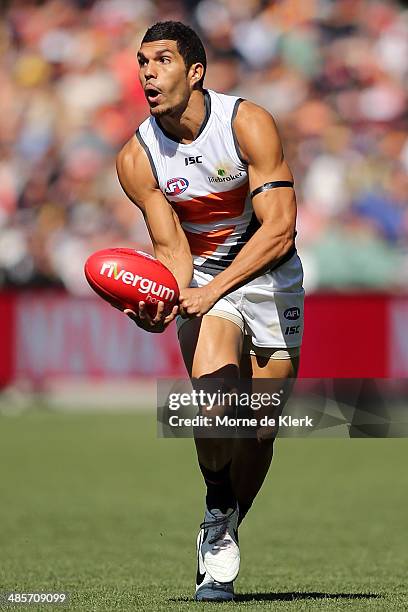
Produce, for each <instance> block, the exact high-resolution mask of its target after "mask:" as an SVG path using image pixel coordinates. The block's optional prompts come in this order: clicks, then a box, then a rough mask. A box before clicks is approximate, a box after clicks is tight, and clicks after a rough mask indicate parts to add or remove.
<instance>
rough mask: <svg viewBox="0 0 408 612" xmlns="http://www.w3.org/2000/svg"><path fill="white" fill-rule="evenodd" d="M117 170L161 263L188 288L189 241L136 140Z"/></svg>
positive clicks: (121, 156) (124, 151)
mask: <svg viewBox="0 0 408 612" xmlns="http://www.w3.org/2000/svg"><path fill="white" fill-rule="evenodd" d="M116 167H117V171H118V177H119V181H120V184H121V185H122V188H123V190H124V192H125V193H126V195H127V196H128V198H130V200H131V201H132V202H133V203H134V204H136V206H138V208H140V210H141V211H142V213H143V216H144V219H145V222H146V225H147V229H148V231H149V234H150V237H151V239H152V243H153V248H154V252H155V255H156V257H157V259H159V260H160V261H161V262H162V263H163V264H164V265H165V266H166V267H167V268H169V270H171V271H172V273H173V274H174V276H175V277H176V280H177V283H178V285H179V287H180V289H183V288H184V287H188V285H189V283H190V280H191V277H192V273H193V263H192V257H191V252H190V247H189V245H188V242H187V238H186V236H185V233H184V231H183V229H182V227H181V225H180V221H179V219H178V217H177V215H176V213H175V212H174V210H173V209H172V207H171V205H170V204H169V202H168V201H167V200H166V198H165V197H164V195H163V194H162V192H161V191H160V190H159V189H158V186H157V183H156V180H155V178H154V176H153V173H152V170H151V167H150V163H149V160H148V158H147V155H146V153H145V152H144V150H143V148H142V147H141V145H140V144H139V142H138V140H137V138H136V137H134V138H132V139H131V140H129V142H128V143H127V144H126V145H125V146H124V147H123V149H122V150H121V151H120V153H119V154H118V157H117V160H116Z"/></svg>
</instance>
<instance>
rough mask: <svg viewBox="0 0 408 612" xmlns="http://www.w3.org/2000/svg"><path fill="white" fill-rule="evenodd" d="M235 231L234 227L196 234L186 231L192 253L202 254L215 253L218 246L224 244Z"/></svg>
mask: <svg viewBox="0 0 408 612" xmlns="http://www.w3.org/2000/svg"><path fill="white" fill-rule="evenodd" d="M233 231H234V228H233V227H224V228H223V229H220V230H215V231H213V232H207V233H205V232H200V233H199V234H195V233H194V232H186V231H185V234H186V236H187V240H188V244H189V245H190V250H191V253H192V255H197V256H202V255H211V254H212V253H214V251H215V250H216V249H217V247H219V246H220V244H223V243H224V242H225V240H226V238H228V236H230V235H231V234H232V232H233Z"/></svg>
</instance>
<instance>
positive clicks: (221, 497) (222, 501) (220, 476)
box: [199, 461, 237, 514]
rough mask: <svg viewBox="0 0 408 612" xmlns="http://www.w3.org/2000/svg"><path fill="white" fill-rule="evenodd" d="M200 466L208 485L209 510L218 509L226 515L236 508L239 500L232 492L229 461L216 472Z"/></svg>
mask: <svg viewBox="0 0 408 612" xmlns="http://www.w3.org/2000/svg"><path fill="white" fill-rule="evenodd" d="M199 465H200V470H201V472H202V474H203V476H204V480H205V484H206V485H207V495H206V498H205V499H206V503H207V508H208V509H209V510H213V509H214V508H218V509H219V510H221V512H223V513H224V514H225V513H226V512H227V510H228V508H235V506H236V504H237V500H236V499H235V495H234V492H233V490H232V485H231V478H230V468H231V461H229V462H228V463H227V464H226V465H224V467H223V468H221V469H220V470H218V471H216V472H214V471H213V470H209V469H208V468H206V467H205V466H204V465H201V463H200V464H199Z"/></svg>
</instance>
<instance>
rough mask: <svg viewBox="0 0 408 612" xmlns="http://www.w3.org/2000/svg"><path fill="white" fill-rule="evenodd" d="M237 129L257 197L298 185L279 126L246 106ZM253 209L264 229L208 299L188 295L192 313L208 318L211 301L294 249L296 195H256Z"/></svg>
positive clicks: (255, 108) (220, 278)
mask: <svg viewBox="0 0 408 612" xmlns="http://www.w3.org/2000/svg"><path fill="white" fill-rule="evenodd" d="M234 129H235V134H236V136H237V139H238V143H239V147H240V149H241V154H242V156H243V158H244V159H245V160H246V161H247V163H248V174H249V188H250V191H251V192H252V191H253V190H254V189H256V188H257V187H260V186H261V185H263V184H264V183H268V182H272V181H293V178H292V174H291V172H290V170H289V167H288V165H287V164H286V162H285V160H284V157H283V151H282V145H281V141H280V138H279V134H278V132H277V129H276V125H275V122H274V120H273V118H272V117H271V115H270V114H269V113H268V112H267V111H265V110H264V109H262V108H260V107H259V106H257V105H255V104H252V103H251V102H246V101H245V102H242V103H241V105H240V107H239V109H238V113H237V117H236V119H235V122H234ZM252 204H253V208H254V212H255V214H256V216H257V218H258V221H259V222H260V224H261V226H260V228H259V229H258V230H257V231H256V232H255V234H254V235H253V236H252V238H250V240H249V241H248V242H247V244H246V245H245V246H244V247H243V248H242V249H241V251H240V252H239V253H238V255H237V256H236V258H235V259H234V261H233V262H232V263H231V265H230V266H228V268H227V269H226V270H224V271H223V272H221V273H220V274H218V275H217V276H216V277H215V279H214V280H213V281H211V282H210V283H209V284H208V285H206V291H207V293H206V296H202V297H200V296H199V295H198V293H196V294H195V295H193V294H192V291H193V290H191V289H188V290H186V292H185V293H184V292H183V293H182V298H185V299H182V300H181V304H182V305H183V306H184V308H185V309H186V310H187V312H188V313H189V314H194V313H201V314H204V312H205V311H207V310H208V306H209V305H210V306H209V307H211V305H212V304H211V302H212V303H215V302H216V301H217V300H218V299H220V298H221V297H222V296H223V295H226V294H228V293H230V292H231V291H233V290H234V289H236V288H238V287H239V286H241V285H243V284H245V283H246V282H248V281H249V280H251V279H252V278H256V276H259V275H260V274H262V272H263V271H264V270H266V269H268V268H270V267H272V266H273V265H274V264H275V263H278V262H279V260H280V259H281V258H282V257H284V256H285V255H286V254H287V253H288V251H289V250H290V249H291V248H292V246H293V241H294V235H295V224H296V198H295V193H294V190H293V189H292V188H290V187H278V188H274V189H271V190H268V191H263V192H261V193H259V194H257V195H256V196H254V198H253V200H252ZM196 291H197V290H196ZM190 292H191V293H190ZM200 302H201V304H200Z"/></svg>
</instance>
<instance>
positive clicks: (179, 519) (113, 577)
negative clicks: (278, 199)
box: [0, 412, 408, 612]
mask: <svg viewBox="0 0 408 612" xmlns="http://www.w3.org/2000/svg"><path fill="white" fill-rule="evenodd" d="M407 456H408V440H403V439H393V440H356V439H354V440H344V439H332V440H330V439H325V440H322V439H318V440H310V439H307V440H305V439H303V440H302V439H286V440H280V441H278V445H277V452H276V457H275V459H274V465H273V468H272V470H271V472H270V475H269V479H268V481H267V483H266V485H265V487H264V489H263V490H262V492H261V494H260V496H259V498H258V500H257V502H256V505H255V506H254V508H253V510H252V512H251V514H250V515H249V516H248V519H247V521H246V522H245V523H244V524H243V526H242V528H241V532H240V535H241V550H242V558H243V560H242V565H241V573H240V576H239V579H238V580H237V583H236V590H237V592H238V597H237V601H236V602H234V603H226V604H218V605H221V606H222V609H223V610H224V609H225V610H229V609H231V610H265V609H268V610H279V611H286V610H288V611H293V612H296V611H299V610H308V611H309V610H311V611H313V612H314V611H319V610H329V611H331V610H358V611H360V610H361V611H364V610H367V611H371V610H381V611H388V610H407V609H408V597H407V566H408V542H407V532H408V531H407V527H408V518H407V517H408V511H407V508H408V487H407V485H408V475H407ZM202 515H203V487H202V484H201V478H200V476H199V472H198V468H197V467H196V462H195V458H194V454H193V444H192V441H191V440H163V439H157V438H156V431H155V422H154V419H153V417H152V416H147V415H146V416H144V415H129V414H127V415H126V414H122V415H120V414H119V415H113V414H109V415H106V414H105V415H103V414H100V415H80V414H49V413H45V412H37V413H32V414H28V415H25V416H19V417H1V418H0V591H1V590H2V591H8V590H16V591H25V592H32V591H47V592H50V591H66V592H69V593H70V594H71V599H70V603H69V605H67V606H42V607H39V606H35V605H32V606H30V607H23V606H11V607H8V606H7V607H5V606H4V605H3V608H2V609H7V610H11V609H16V610H25V609H27V610H28V609H30V610H50V609H51V608H52V609H69V610H78V611H80V612H87V611H91V610H98V611H99V610H104V611H107V612H110V611H113V610H121V611H123V612H125V611H127V610H133V611H134V610H153V611H156V610H157V611H159V610H166V611H171V610H181V611H187V610H192V609H194V610H197V609H203V610H209V609H214V605H215V606H217V604H211V603H207V604H198V603H195V602H193V601H192V595H193V587H194V584H193V583H194V576H195V569H196V567H195V536H196V533H197V528H198V524H199V522H200V521H201V520H202Z"/></svg>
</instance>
